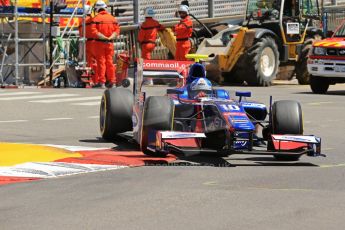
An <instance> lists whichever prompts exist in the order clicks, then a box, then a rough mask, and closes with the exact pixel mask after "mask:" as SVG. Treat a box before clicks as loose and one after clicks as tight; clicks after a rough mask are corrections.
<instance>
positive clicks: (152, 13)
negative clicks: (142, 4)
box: [144, 7, 156, 18]
mask: <svg viewBox="0 0 345 230" xmlns="http://www.w3.org/2000/svg"><path fill="white" fill-rule="evenodd" d="M155 14H156V13H155V11H154V9H153V8H152V7H147V8H146V9H145V12H144V15H145V18H153V17H154V16H155Z"/></svg>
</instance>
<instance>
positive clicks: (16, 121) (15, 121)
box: [0, 120, 28, 123]
mask: <svg viewBox="0 0 345 230" xmlns="http://www.w3.org/2000/svg"><path fill="white" fill-rule="evenodd" d="M27 121H28V120H9V121H0V123H19V122H27Z"/></svg>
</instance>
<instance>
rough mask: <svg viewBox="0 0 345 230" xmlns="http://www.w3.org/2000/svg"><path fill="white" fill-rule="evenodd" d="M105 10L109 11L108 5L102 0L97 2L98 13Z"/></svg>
mask: <svg viewBox="0 0 345 230" xmlns="http://www.w3.org/2000/svg"><path fill="white" fill-rule="evenodd" d="M102 9H103V10H105V9H107V4H105V2H104V1H102V0H99V1H97V2H96V3H95V10H96V12H98V11H100V10H102Z"/></svg>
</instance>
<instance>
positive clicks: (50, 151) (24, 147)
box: [0, 143, 82, 166]
mask: <svg viewBox="0 0 345 230" xmlns="http://www.w3.org/2000/svg"><path fill="white" fill-rule="evenodd" d="M68 157H82V155H80V154H79V153H75V152H70V151H67V150H63V149H58V148H54V147H48V146H40V145H31V144H16V143H0V166H13V165H17V164H21V163H26V162H51V161H55V160H59V159H64V158H68Z"/></svg>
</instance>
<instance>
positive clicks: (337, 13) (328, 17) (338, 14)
mask: <svg viewBox="0 0 345 230" xmlns="http://www.w3.org/2000/svg"><path fill="white" fill-rule="evenodd" d="M344 20H345V5H344V6H336V7H334V6H330V7H325V8H324V11H323V31H324V33H325V35H327V33H329V32H334V30H335V29H337V27H338V26H339V25H340V24H341V23H342V22H343V21H344Z"/></svg>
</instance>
